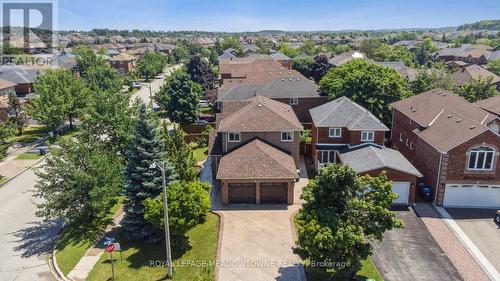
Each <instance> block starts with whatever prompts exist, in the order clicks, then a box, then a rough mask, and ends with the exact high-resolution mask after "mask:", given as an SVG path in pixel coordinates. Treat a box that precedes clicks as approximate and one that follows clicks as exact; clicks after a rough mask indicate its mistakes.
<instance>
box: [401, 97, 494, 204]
mask: <svg viewBox="0 0 500 281" xmlns="http://www.w3.org/2000/svg"><path fill="white" fill-rule="evenodd" d="M392 105H393V122H392V131H391V141H392V146H393V148H395V149H397V150H399V151H400V152H401V153H402V154H403V155H404V156H405V157H406V158H408V159H409V160H410V161H411V162H412V163H413V165H415V167H416V168H417V169H418V170H419V171H420V172H421V173H422V174H423V176H424V177H423V181H424V182H425V183H426V184H428V185H429V186H430V187H431V188H432V189H433V190H434V196H435V197H434V201H435V203H436V204H437V205H439V206H448V207H484V208H498V207H500V165H497V163H498V156H499V149H500V136H499V128H500V120H499V119H498V116H496V115H495V114H492V113H490V112H488V111H486V110H483V109H481V108H480V107H478V106H477V105H474V104H472V103H469V102H467V101H466V100H465V99H463V98H462V97H459V96H457V95H455V94H453V93H451V92H448V91H445V90H441V89H434V90H430V91H427V92H424V93H421V94H418V95H415V96H412V97H409V98H406V99H404V100H401V101H398V102H395V103H393V104H392Z"/></svg>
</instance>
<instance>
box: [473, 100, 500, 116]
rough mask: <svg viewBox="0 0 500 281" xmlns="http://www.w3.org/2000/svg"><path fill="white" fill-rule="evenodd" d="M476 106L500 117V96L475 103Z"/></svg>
mask: <svg viewBox="0 0 500 281" xmlns="http://www.w3.org/2000/svg"><path fill="white" fill-rule="evenodd" d="M474 104H475V105H476V106H478V107H480V108H482V109H484V110H486V111H488V112H490V113H493V114H495V115H497V116H499V117H500V96H494V97H491V98H488V99H485V100H480V101H477V102H475V103H474Z"/></svg>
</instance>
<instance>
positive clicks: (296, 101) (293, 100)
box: [290, 98, 299, 105]
mask: <svg viewBox="0 0 500 281" xmlns="http://www.w3.org/2000/svg"><path fill="white" fill-rule="evenodd" d="M297 104H299V99H298V98H290V105H297Z"/></svg>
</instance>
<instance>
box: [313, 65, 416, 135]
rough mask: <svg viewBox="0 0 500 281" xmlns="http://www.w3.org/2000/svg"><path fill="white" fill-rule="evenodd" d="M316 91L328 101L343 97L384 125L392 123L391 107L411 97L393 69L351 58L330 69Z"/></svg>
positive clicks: (402, 80) (404, 83) (403, 80)
mask: <svg viewBox="0 0 500 281" xmlns="http://www.w3.org/2000/svg"><path fill="white" fill-rule="evenodd" d="M319 91H320V93H321V94H322V95H324V96H328V97H329V98H330V99H331V100H333V99H336V98H338V97H341V96H346V97H348V98H350V99H351V100H353V101H354V102H356V103H358V104H360V105H361V106H363V107H364V108H366V109H367V110H369V111H370V112H372V113H373V114H374V115H375V116H376V117H377V118H379V119H380V120H381V121H382V122H383V123H384V124H386V125H390V123H391V119H392V118H391V116H392V114H391V106H390V104H391V103H393V102H396V101H398V100H400V99H403V98H406V97H408V96H410V95H411V93H410V92H409V91H408V84H407V82H406V79H405V78H403V77H402V76H401V75H400V74H399V73H398V72H396V71H395V70H394V69H390V68H387V67H383V66H380V65H375V64H369V63H367V62H366V61H363V60H360V59H354V60H351V61H350V62H348V63H346V64H344V65H342V66H341V67H338V68H332V69H331V70H330V71H329V72H328V73H327V74H326V75H325V76H324V77H323V79H321V81H320V83H319Z"/></svg>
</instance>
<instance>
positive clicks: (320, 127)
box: [311, 97, 422, 204]
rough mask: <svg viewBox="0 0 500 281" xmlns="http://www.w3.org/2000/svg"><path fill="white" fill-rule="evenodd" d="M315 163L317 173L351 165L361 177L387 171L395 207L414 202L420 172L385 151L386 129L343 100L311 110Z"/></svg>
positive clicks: (370, 116) (353, 103)
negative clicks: (334, 165)
mask: <svg viewBox="0 0 500 281" xmlns="http://www.w3.org/2000/svg"><path fill="white" fill-rule="evenodd" d="M311 116H312V121H313V125H312V130H311V138H312V159H313V163H314V165H315V168H316V170H318V171H319V170H320V169H321V168H322V167H324V166H325V165H327V164H329V163H340V164H345V165H349V166H350V167H352V168H353V169H354V170H355V171H357V172H358V173H359V174H360V175H372V176H376V175H379V174H380V173H381V172H382V171H385V172H386V174H387V177H388V179H389V180H391V181H392V186H393V191H394V192H396V193H397V194H398V195H399V198H398V199H396V200H395V201H394V203H395V204H410V203H411V202H413V200H414V194H415V187H416V184H417V179H418V178H419V177H421V176H422V174H420V172H419V171H418V170H417V169H416V168H415V167H414V166H413V165H412V164H411V163H410V162H409V161H408V160H407V159H406V158H405V157H404V156H403V155H402V154H401V153H400V152H398V151H396V150H394V149H391V148H387V147H384V135H385V133H386V132H387V131H389V128H387V127H386V126H385V125H384V124H383V123H382V122H381V121H380V120H378V119H377V118H376V117H375V116H374V115H373V114H372V113H370V112H369V111H368V110H366V109H365V108H363V107H362V106H360V105H358V104H357V103H355V102H353V101H352V100H350V99H349V98H346V97H340V98H338V99H336V100H333V101H330V102H328V103H325V104H323V105H320V106H318V107H316V108H313V109H311Z"/></svg>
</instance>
